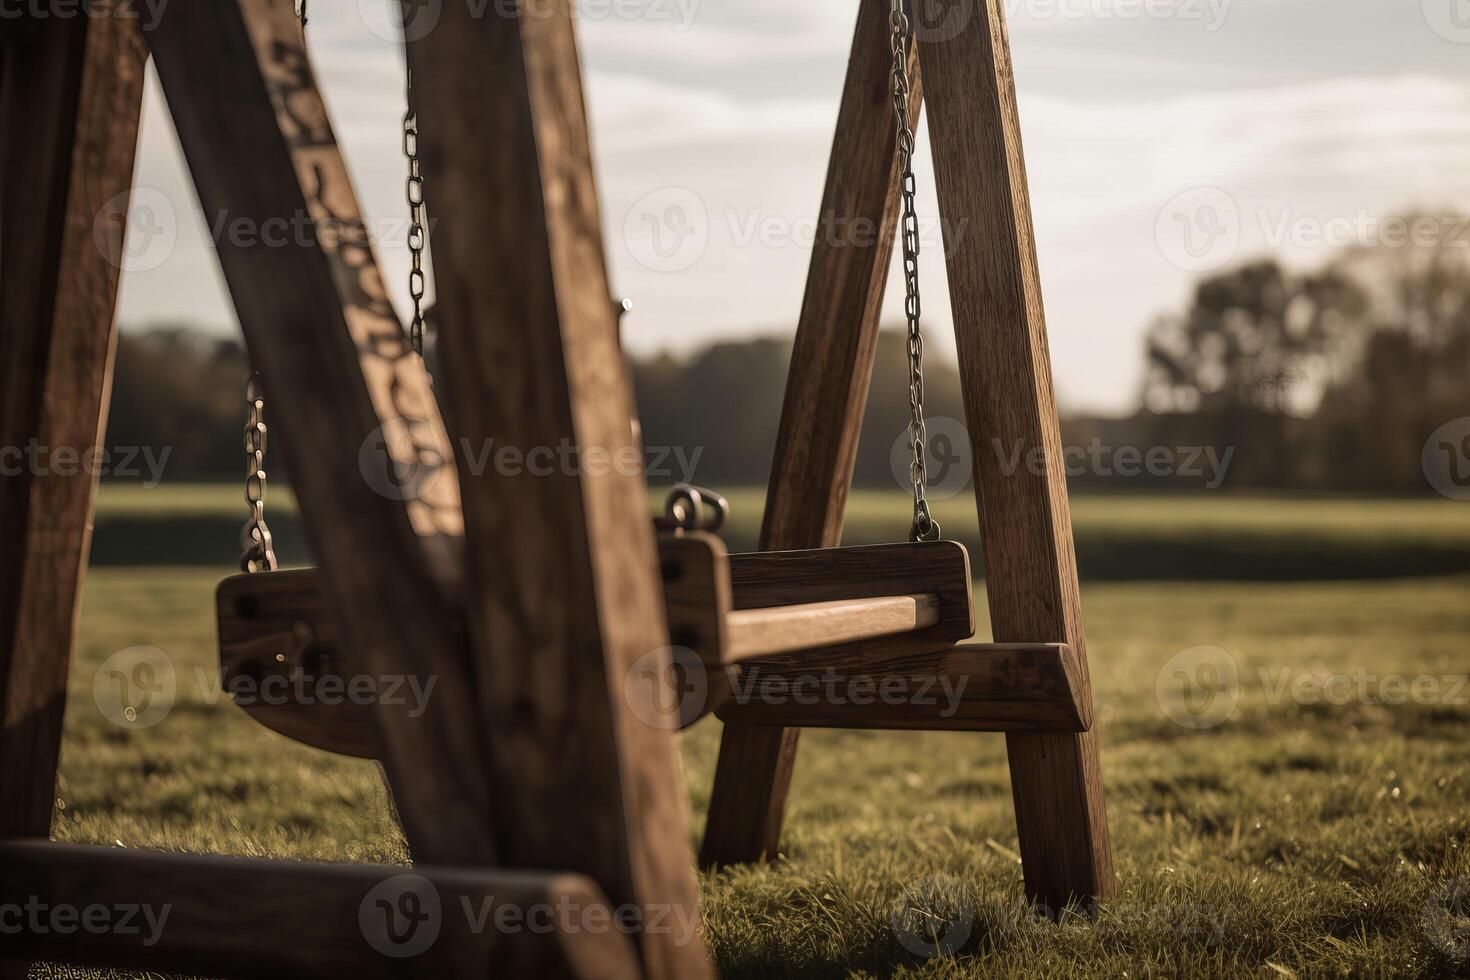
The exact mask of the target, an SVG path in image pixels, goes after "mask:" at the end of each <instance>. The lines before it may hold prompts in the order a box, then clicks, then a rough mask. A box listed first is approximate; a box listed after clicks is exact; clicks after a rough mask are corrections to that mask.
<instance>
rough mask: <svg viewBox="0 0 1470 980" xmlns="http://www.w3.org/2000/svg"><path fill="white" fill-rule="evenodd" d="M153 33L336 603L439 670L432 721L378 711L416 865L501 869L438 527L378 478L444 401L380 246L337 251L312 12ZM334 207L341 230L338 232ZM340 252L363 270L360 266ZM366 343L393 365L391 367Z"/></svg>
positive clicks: (346, 189)
mask: <svg viewBox="0 0 1470 980" xmlns="http://www.w3.org/2000/svg"><path fill="white" fill-rule="evenodd" d="M147 36H148V43H149V45H150V47H151V50H152V53H153V57H154V63H155V64H156V66H157V68H158V74H159V78H160V80H161V81H162V83H163V90H164V95H165V97H166V98H167V100H168V104H169V109H170V111H171V113H172V115H173V119H174V125H175V127H176V129H177V130H178V134H179V141H180V143H181V144H182V146H183V149H184V155H185V157H186V158H187V160H188V162H189V168H190V170H191V171H192V172H193V175H194V182H195V186H196V187H197V189H198V191H199V200H200V203H201V204H202V206H203V208H204V212H205V214H206V215H208V216H209V217H210V219H211V221H212V222H219V221H224V222H225V223H226V225H225V227H227V228H229V227H230V226H231V225H235V226H236V227H239V228H242V229H243V230H244V231H245V232H246V234H243V235H242V234H236V233H229V234H225V235H222V236H221V238H220V240H219V241H218V242H216V247H217V252H218V254H219V257H220V262H221V264H222V266H223V268H224V272H225V279H226V281H227V283H228V284H229V287H230V293H231V296H232V297H233V298H234V301H235V309H236V312H237V313H238V314H239V317H240V324H241V326H242V328H243V329H244V332H245V339H246V341H247V343H248V345H249V348H250V355H251V359H252V361H253V363H254V364H255V366H256V367H257V368H258V369H259V370H260V372H261V375H262V377H263V380H264V384H265V388H266V394H267V396H268V398H269V412H270V418H271V420H272V422H273V423H274V424H275V425H276V428H275V433H276V434H277V435H278V436H279V438H277V439H276V440H275V441H274V442H273V443H272V445H273V446H275V447H279V449H280V450H281V451H282V454H283V455H284V457H285V459H286V463H287V467H288V469H289V470H290V472H291V476H292V483H293V487H292V489H293V490H294V491H295V493H296V496H297V499H298V500H299V502H300V506H301V510H302V516H303V523H304V524H305V526H306V529H307V532H308V534H309V536H310V539H311V543H312V550H313V551H314V552H315V554H316V555H317V557H318V559H319V560H320V561H321V565H322V572H323V580H324V583H325V586H326V595H327V599H328V603H329V606H330V608H331V610H332V612H333V615H334V616H335V618H336V620H337V622H338V623H340V624H341V626H342V628H343V630H344V631H345V640H346V641H347V642H348V643H350V644H351V646H352V648H353V650H354V652H355V654H356V655H357V657H358V664H359V667H358V669H360V670H361V671H362V672H364V673H366V674H370V675H373V676H376V677H379V678H391V677H398V678H402V677H403V676H405V675H407V674H414V675H417V676H418V677H419V678H420V679H422V680H424V681H425V682H426V681H427V678H430V677H433V678H435V679H436V684H435V687H434V694H433V697H432V699H431V700H430V703H429V706H428V710H426V711H424V712H423V713H422V714H418V715H416V716H415V715H413V714H411V712H410V709H409V707H408V706H407V705H406V704H387V703H383V702H379V703H378V704H377V705H376V706H375V710H376V716H377V719H378V724H379V727H380V732H381V735H382V744H383V745H384V747H385V760H384V761H385V764H386V767H387V770H388V777H389V781H390V783H391V784H392V786H393V789H394V793H395V797H396V799H397V803H398V809H399V813H400V815H401V817H402V819H403V823H404V829H405V831H406V832H407V835H408V840H409V844H410V846H411V847H412V849H413V852H414V855H415V857H416V858H417V859H419V860H426V861H434V862H457V863H458V862H463V863H477V864H493V863H494V862H495V860H496V857H497V855H496V853H495V850H494V847H493V844H492V835H491V833H490V832H489V828H490V827H491V799H492V793H491V783H490V782H489V780H488V778H487V774H486V773H485V771H484V770H483V769H482V768H481V767H480V766H479V764H478V761H477V760H478V755H479V749H478V747H479V746H482V745H483V744H484V728H483V726H482V725H481V722H480V717H479V711H478V705H477V704H476V699H475V694H474V682H473V679H472V674H471V672H470V667H469V663H468V657H467V655H466V652H465V650H464V647H463V641H462V638H460V637H456V636H455V635H454V634H453V633H452V631H451V629H450V627H449V622H448V616H447V615H446V609H447V608H448V606H449V602H448V600H447V598H446V596H445V595H444V593H443V591H442V590H441V589H439V588H436V587H435V584H434V582H435V577H436V564H435V563H433V562H431V561H430V559H429V557H428V553H427V552H426V549H425V547H424V544H423V539H422V538H421V537H420V536H419V534H418V533H417V532H418V530H419V529H421V528H422V525H421V524H420V526H419V527H418V528H416V526H415V521H414V519H413V518H412V517H411V515H410V511H409V509H408V508H406V507H405V501H404V500H403V499H399V498H400V497H401V496H402V494H400V493H396V492H394V491H393V490H392V489H391V488H386V489H385V488H384V487H383V486H382V485H381V484H378V483H377V481H376V477H377V476H378V475H380V474H382V473H386V472H388V467H389V461H388V460H389V457H388V453H387V452H386V451H385V450H384V449H383V448H382V436H383V434H384V432H385V431H386V430H385V426H387V427H388V428H390V429H391V428H392V425H391V423H392V422H393V416H392V415H391V414H390V413H398V414H399V415H402V414H404V411H405V410H412V411H417V412H419V413H421V414H422V415H424V416H427V415H428V414H430V413H431V410H432V400H431V399H430V398H429V397H428V395H427V393H426V382H424V384H421V385H420V387H419V389H418V390H417V391H416V392H408V391H407V389H408V388H410V387H412V385H414V384H416V383H417V382H414V381H413V379H414V377H415V376H416V371H418V370H421V369H415V368H414V367H413V363H414V361H415V360H416V359H414V358H412V357H411V356H410V355H408V354H407V353H405V349H404V347H403V345H402V341H401V338H399V339H398V340H397V341H394V340H393V338H391V337H390V336H389V331H388V330H387V328H386V325H385V323H386V321H385V318H386V317H387V316H388V311H387V310H386V309H385V307H384V302H385V301H384V300H383V298H382V284H381V282H380V281H379V279H378V277H377V274H376V272H375V271H374V269H373V268H372V266H371V248H370V247H369V246H370V243H369V245H364V246H362V247H357V248H352V249H347V248H345V247H343V248H334V247H333V246H332V245H330V244H329V241H330V233H331V232H332V231H334V230H335V231H338V232H341V231H343V230H344V229H345V230H347V231H349V232H351V233H353V234H355V232H352V229H354V228H356V227H357V226H358V224H359V223H360V212H359V210H358V209H357V207H356V205H355V203H353V194H352V190H351V187H350V185H349V184H348V183H347V173H346V168H345V167H344V166H342V165H341V160H340V156H339V154H338V151H337V150H336V147H335V146H334V144H333V139H332V136H331V130H330V126H329V125H328V123H327V117H326V113H325V109H324V108H323V107H322V104H321V99H320V96H319V95H318V94H317V92H316V89H315V85H314V83H313V81H312V76H311V72H310V69H309V62H308V60H307V57H306V54H305V50H304V47H303V42H302V37H301V31H300V27H299V24H298V22H297V20H296V17H295V14H294V12H293V10H292V7H291V5H290V4H289V3H283V2H279V0H222V2H219V3H208V4H200V3H187V4H171V5H169V7H168V9H167V10H166V11H160V15H159V17H158V23H157V24H156V26H155V27H154V28H153V29H152V30H150V31H149V32H148V33H147ZM288 120H296V121H297V122H298V123H300V127H299V129H298V128H293V127H295V125H296V123H291V122H288ZM283 125H284V126H285V128H286V130H287V133H286V135H283V131H282V127H283ZM308 171H310V179H309V181H308V182H307V185H306V187H305V188H303V184H302V179H301V178H303V177H305V176H306V175H307V172H308ZM324 209H325V211H327V212H330V213H332V214H335V215H337V216H338V217H339V218H340V219H341V221H342V227H341V228H337V229H332V228H330V227H327V225H326V223H325V222H323V221H322V220H321V216H322V215H323V213H324ZM308 218H309V219H312V220H311V221H310V228H311V231H312V232H313V233H312V234H307V235H297V234H287V235H285V236H282V237H278V238H277V239H275V240H273V241H269V242H268V241H266V240H265V236H264V235H263V234H262V232H263V231H264V230H265V229H268V228H272V227H278V226H279V223H280V222H283V221H284V222H286V223H288V225H290V224H295V223H298V222H300V221H303V220H306V219H308ZM236 223H238V224H236ZM252 232H253V234H252ZM343 263H346V264H349V265H351V264H355V265H356V269H357V277H356V278H355V279H352V278H351V277H346V276H344V271H343ZM364 324H369V325H370V326H371V329H370V330H368V329H365V327H364ZM369 343H371V344H373V345H378V353H377V357H381V358H384V359H387V360H389V361H391V362H392V363H391V366H384V365H376V366H374V365H375V361H376V358H375V357H373V356H371V355H370V354H369V353H368V352H365V351H364V349H363V347H364V346H365V345H368V344H369ZM384 384H386V385H388V386H390V387H396V389H397V390H398V392H399V394H400V395H401V396H402V397H401V398H397V399H394V400H392V401H391V404H392V406H393V407H391V408H389V407H387V404H386V403H385V402H384V401H383V400H382V399H381V398H380V397H379V395H380V394H381V391H382V386H383V385H384ZM410 395H411V397H410ZM364 460H366V461H367V463H368V464H370V465H365V464H364ZM451 482H452V481H451ZM413 499H414V500H420V499H423V498H413ZM439 540H444V539H443V538H441V539H439ZM437 558H438V560H440V561H442V560H446V559H445V558H444V556H443V555H442V554H441V555H439V556H437ZM440 571H442V570H440ZM438 577H441V578H442V577H443V576H442V575H439V576H438ZM446 746H455V747H459V749H460V750H459V751H446Z"/></svg>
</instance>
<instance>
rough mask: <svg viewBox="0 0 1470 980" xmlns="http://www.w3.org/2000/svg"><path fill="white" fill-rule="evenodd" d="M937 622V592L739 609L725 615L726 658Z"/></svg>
mask: <svg viewBox="0 0 1470 980" xmlns="http://www.w3.org/2000/svg"><path fill="white" fill-rule="evenodd" d="M937 622H939V597H938V596H937V595H892V596H876V597H874V598H871V599H839V600H834V601H831V602H808V603H804V604H802V605H799V606H773V607H769V608H765V609H744V610H741V611H739V612H732V613H730V615H729V616H728V617H726V620H725V628H726V630H727V631H728V633H729V638H728V640H727V643H728V646H727V648H726V651H725V659H726V662H728V663H737V662H740V661H743V660H750V659H752V658H755V657H770V656H774V655H776V654H780V653H789V652H791V651H794V650H806V649H811V648H815V647H830V646H836V645H838V644H842V643H856V642H859V641H862V640H871V639H874V638H876V637H880V636H892V635H894V634H898V633H912V632H914V631H915V630H921V629H925V628H927V627H930V626H933V625H934V624H935V623H937Z"/></svg>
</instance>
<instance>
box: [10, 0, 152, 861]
mask: <svg viewBox="0 0 1470 980" xmlns="http://www.w3.org/2000/svg"><path fill="white" fill-rule="evenodd" d="M110 7H111V5H110V4H109V5H107V6H103V5H101V4H99V5H98V9H97V10H94V11H92V12H91V16H85V17H83V16H77V17H70V18H67V17H25V16H22V17H21V18H20V19H18V20H8V21H7V27H6V30H7V31H8V32H13V33H12V34H11V35H10V36H9V37H7V39H6V41H7V43H8V45H9V46H8V48H7V49H6V50H5V53H4V69H3V76H0V263H3V265H0V283H3V284H4V286H3V289H0V467H3V475H0V554H3V555H4V556H5V560H4V561H3V562H0V720H3V726H0V800H4V801H5V802H4V805H3V806H0V837H15V836H39V837H45V836H47V835H48V834H49V832H50V828H51V811H52V806H53V803H54V802H55V788H56V763H57V756H58V752H59V750H60V747H61V727H62V711H63V708H64V706H65V702H66V677H67V668H68V666H69V662H70V659H71V651H72V645H73V642H74V639H75V628H76V616H77V603H78V598H79V594H80V590H81V582H82V576H83V572H84V570H85V567H86V562H87V551H88V547H89V545H90V543H91V530H92V498H93V494H94V492H95V489H96V483H97V474H96V472H95V467H88V466H86V465H83V462H81V461H84V460H86V459H89V458H95V457H94V456H93V455H92V454H95V452H96V449H97V447H98V444H99V442H100V440H101V437H102V431H103V428H104V420H105V417H106V411H107V396H108V392H109V383H108V382H109V378H110V375H111V370H112V350H113V319H114V316H113V313H114V303H115V301H116V298H117V287H118V278H119V274H120V269H121V266H122V253H123V238H124V234H125V232H126V216H127V213H128V206H127V202H128V191H129V187H130V186H131V184H132V174H133V158H134V154H135V147H136V144H137V135H138V118H139V112H140V110H141V105H142V93H143V65H144V49H143V44H142V39H141V38H140V37H139V36H138V33H137V27H136V25H137V21H136V20H134V19H130V18H125V17H118V16H112V15H110V13H109V10H110ZM32 448H35V449H38V450H40V451H41V452H34V453H33V452H31V449H32ZM62 452H67V453H70V454H71V455H72V458H73V459H72V463H69V464H63V463H60V462H59V460H60V459H61V458H62V457H61V456H60V455H59V454H60V453H62ZM42 453H44V455H43V454H42ZM84 454H86V455H84ZM53 464H54V465H53Z"/></svg>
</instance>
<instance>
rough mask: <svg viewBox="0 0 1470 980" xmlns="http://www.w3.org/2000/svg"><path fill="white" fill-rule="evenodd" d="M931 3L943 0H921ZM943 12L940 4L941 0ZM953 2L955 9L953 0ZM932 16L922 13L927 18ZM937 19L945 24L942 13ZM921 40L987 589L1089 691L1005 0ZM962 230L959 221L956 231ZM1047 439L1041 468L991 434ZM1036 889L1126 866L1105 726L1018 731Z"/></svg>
mask: <svg viewBox="0 0 1470 980" xmlns="http://www.w3.org/2000/svg"><path fill="white" fill-rule="evenodd" d="M923 2H925V3H929V2H930V0H923ZM932 2H933V5H934V8H935V9H934V10H933V11H930V14H932V15H934V16H943V15H944V13H945V12H944V11H941V10H940V9H939V7H938V3H939V0H932ZM948 13H949V15H950V16H953V15H954V10H953V8H951V9H950V11H949V12H948ZM923 18H924V14H923V13H921V14H920V19H921V20H923ZM931 22H933V21H931ZM950 33H951V32H948V31H946V32H943V35H945V36H944V37H943V39H941V35H939V34H936V35H934V38H933V39H930V40H924V41H921V43H920V45H919V48H920V51H919V54H920V59H921V61H922V63H923V66H924V76H925V79H926V81H927V89H928V98H929V111H928V119H929V126H930V133H931V140H932V142H933V145H934V154H933V156H934V165H935V168H936V180H937V183H938V189H939V202H940V210H941V212H942V217H943V219H944V221H943V224H944V228H945V251H946V254H947V256H948V266H949V285H950V298H951V301H952V304H953V308H954V319H955V331H956V334H957V337H958V348H959V361H960V379H961V382H962V385H963V389H964V398H965V412H966V415H967V418H968V424H969V432H970V441H971V443H972V444H973V445H974V446H975V447H976V450H975V453H974V458H975V485H976V497H977V502H978V504H979V509H980V523H981V527H982V530H983V532H984V534H983V536H984V539H985V572H986V574H985V579H986V591H987V593H988V595H989V599H990V616H991V623H992V626H993V631H994V636H995V639H996V640H997V641H1000V642H1016V643H1027V642H1064V643H1066V644H1067V645H1068V646H1069V647H1071V649H1072V651H1073V652H1074V653H1075V654H1076V656H1077V661H1078V664H1079V666H1080V669H1081V682H1082V691H1081V696H1082V697H1083V698H1084V699H1085V700H1088V701H1090V700H1091V697H1092V694H1091V691H1090V689H1089V687H1088V684H1087V646H1086V641H1085V640H1084V638H1083V631H1082V604H1081V600H1080V597H1079V592H1078V588H1077V562H1076V557H1075V554H1074V551H1073V544H1072V525H1071V515H1070V511H1069V509H1068V504H1067V483H1066V471H1065V468H1064V466H1063V463H1062V455H1061V436H1060V432H1059V427H1058V424H1057V410H1056V399H1055V396H1054V394H1053V392H1052V378H1051V359H1050V354H1049V352H1048V349H1047V340H1046V321H1045V315H1044V313H1043V310H1042V301H1041V280H1040V276H1039V274H1038V272H1037V262H1036V243H1035V236H1034V233H1033V230H1032V226H1031V204H1030V199H1029V194H1028V191H1027V186H1026V166H1025V160H1024V156H1023V154H1022V151H1021V128H1020V122H1019V119H1018V118H1017V115H1016V97H1015V88H1014V82H1013V78H1012V72H1011V60H1010V47H1009V40H1008V38H1007V35H1006V26H1005V11H1004V4H1003V2H1002V0H986V2H985V3H983V4H981V5H979V8H978V9H977V10H975V11H974V12H973V16H971V17H970V19H969V20H968V21H967V22H966V23H965V24H964V25H963V28H962V29H961V30H959V32H958V34H956V35H955V36H953V37H948V36H947V35H948V34H950ZM954 232H958V234H953V233H954ZM992 440H993V441H994V445H1003V446H1007V447H1017V446H1019V447H1024V448H1025V449H1026V451H1027V452H1036V451H1038V450H1039V451H1040V453H1041V459H1042V461H1043V465H1042V466H1041V467H1040V468H1039V470H1038V471H1033V470H1031V469H1028V468H1024V467H1023V468H1022V469H1020V470H1016V471H1009V470H1006V469H1004V468H1003V466H1002V463H1001V458H1000V454H998V453H993V452H990V451H988V450H987V449H985V448H983V447H989V446H990V445H992ZM1006 746H1007V751H1008V753H1009V756H1010V763H1011V784H1012V787H1013V791H1014V795H1015V803H1016V825H1017V832H1018V834H1019V837H1020V844H1021V857H1022V861H1023V867H1024V870H1025V876H1026V888H1027V891H1028V893H1029V894H1030V895H1031V896H1032V897H1034V898H1037V899H1040V900H1042V901H1044V902H1045V903H1046V904H1047V905H1049V906H1050V907H1051V908H1053V909H1057V908H1060V907H1062V906H1063V905H1064V904H1066V903H1067V902H1069V901H1072V900H1084V901H1085V900H1088V899H1091V898H1094V897H1100V896H1105V895H1107V894H1109V893H1110V892H1111V891H1112V889H1113V865H1112V854H1111V848H1110V845H1109V841H1108V829H1107V820H1106V816H1105V813H1104V807H1103V793H1102V773H1101V769H1100V766H1099V762H1098V750H1097V736H1096V735H1095V734H1093V733H1090V732H1089V733H1084V734H1038V735H1011V736H1008V737H1007V740H1006Z"/></svg>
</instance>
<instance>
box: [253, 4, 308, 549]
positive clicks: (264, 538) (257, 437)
mask: <svg viewBox="0 0 1470 980" xmlns="http://www.w3.org/2000/svg"><path fill="white" fill-rule="evenodd" d="M296 16H297V17H298V18H300V20H301V29H302V30H305V29H306V0H296ZM245 404H246V406H247V408H246V411H245V503H246V505H248V506H249V508H250V517H249V519H247V520H246V521H245V526H244V527H243V528H241V529H240V570H241V571H243V572H251V573H254V572H274V571H275V570H276V548H275V542H274V540H273V539H272V537H271V529H270V526H269V525H267V524H266V522H265V485H266V476H265V440H266V426H265V398H264V397H263V396H262V395H261V393H260V372H258V371H255V370H252V371H251V372H250V376H249V377H247V378H246V379H245Z"/></svg>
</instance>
